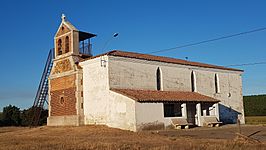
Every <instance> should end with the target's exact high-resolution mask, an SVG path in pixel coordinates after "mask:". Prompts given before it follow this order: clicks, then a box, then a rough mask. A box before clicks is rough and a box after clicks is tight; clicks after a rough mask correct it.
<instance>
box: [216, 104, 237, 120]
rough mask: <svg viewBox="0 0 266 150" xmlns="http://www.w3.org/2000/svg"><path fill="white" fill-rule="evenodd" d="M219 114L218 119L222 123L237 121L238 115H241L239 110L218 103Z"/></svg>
mask: <svg viewBox="0 0 266 150" xmlns="http://www.w3.org/2000/svg"><path fill="white" fill-rule="evenodd" d="M219 114H220V121H221V122H223V123H224V124H235V123H237V119H238V115H241V113H240V112H238V111H236V110H234V109H232V108H231V107H228V106H225V105H222V104H219Z"/></svg>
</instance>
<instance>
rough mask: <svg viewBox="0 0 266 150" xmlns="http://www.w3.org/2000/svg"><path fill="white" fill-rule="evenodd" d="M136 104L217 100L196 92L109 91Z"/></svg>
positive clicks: (214, 101)
mask: <svg viewBox="0 0 266 150" xmlns="http://www.w3.org/2000/svg"><path fill="white" fill-rule="evenodd" d="M111 90H112V91H114V92H116V93H119V94H122V95H124V96H126V97H129V98H131V99H133V100H135V101H138V102H212V103H217V102H219V100H217V99H214V98H212V97H209V96H206V95H202V94H199V93H196V92H185V91H155V90H135V89H134V90H133V89H111Z"/></svg>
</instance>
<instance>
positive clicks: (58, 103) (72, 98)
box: [50, 75, 77, 116]
mask: <svg viewBox="0 0 266 150" xmlns="http://www.w3.org/2000/svg"><path fill="white" fill-rule="evenodd" d="M50 82H51V90H50V94H51V100H50V106H51V110H50V111H51V116H65V115H77V110H76V94H75V93H76V87H75V75H69V76H64V77H59V78H55V79H52V80H51V81H50Z"/></svg>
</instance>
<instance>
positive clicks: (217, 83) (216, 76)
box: [214, 74, 220, 93]
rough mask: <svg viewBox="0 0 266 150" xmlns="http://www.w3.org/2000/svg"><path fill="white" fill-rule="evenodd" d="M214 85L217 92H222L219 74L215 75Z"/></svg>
mask: <svg viewBox="0 0 266 150" xmlns="http://www.w3.org/2000/svg"><path fill="white" fill-rule="evenodd" d="M214 86H215V93H220V84H219V77H218V74H215V75H214Z"/></svg>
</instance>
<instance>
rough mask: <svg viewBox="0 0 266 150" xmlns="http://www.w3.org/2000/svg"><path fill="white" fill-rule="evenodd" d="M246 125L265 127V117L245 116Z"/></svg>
mask: <svg viewBox="0 0 266 150" xmlns="http://www.w3.org/2000/svg"><path fill="white" fill-rule="evenodd" d="M245 119H246V124H257V125H258V124H260V125H266V116H246V117H245Z"/></svg>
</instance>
